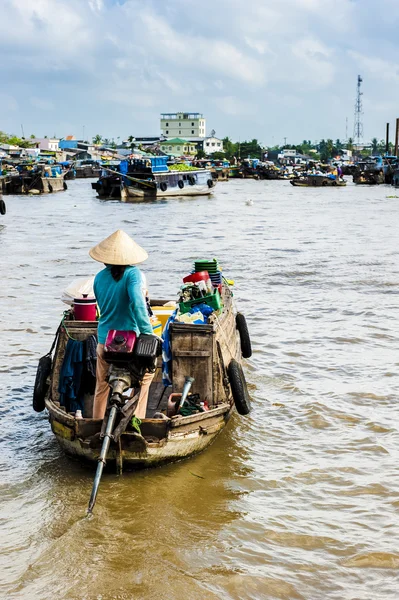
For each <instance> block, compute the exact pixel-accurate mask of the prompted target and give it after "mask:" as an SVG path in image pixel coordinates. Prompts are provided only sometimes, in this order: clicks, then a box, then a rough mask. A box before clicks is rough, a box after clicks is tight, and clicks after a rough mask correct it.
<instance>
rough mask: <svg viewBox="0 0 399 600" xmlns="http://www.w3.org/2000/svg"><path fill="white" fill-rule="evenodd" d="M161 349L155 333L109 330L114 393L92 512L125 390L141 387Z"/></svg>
mask: <svg viewBox="0 0 399 600" xmlns="http://www.w3.org/2000/svg"><path fill="white" fill-rule="evenodd" d="M161 351H162V343H161V340H160V339H159V338H158V337H157V336H156V335H145V334H141V335H139V336H138V337H137V335H136V333H135V332H134V331H117V330H111V331H109V332H108V335H107V338H106V340H105V344H104V359H105V360H106V362H107V363H109V364H110V369H109V373H108V383H109V386H110V388H111V394H110V397H109V400H108V408H109V414H108V418H107V421H106V425H105V431H104V433H103V434H102V437H103V443H102V447H101V452H100V455H99V457H98V464H97V471H96V476H95V478H94V482H93V488H92V491H91V496H90V500H89V506H88V509H87V513H88V514H91V513H92V512H93V508H94V504H95V502H96V498H97V492H98V486H99V485H100V479H101V475H102V472H103V469H104V465H105V460H106V457H107V454H108V450H109V446H110V443H111V439H113V435H112V434H113V431H114V425H115V420H116V416H117V413H118V412H120V411H122V410H123V406H124V403H125V400H126V397H125V396H123V393H124V392H125V391H126V390H128V389H129V388H130V387H140V386H141V384H142V381H143V377H144V375H145V374H146V373H153V372H154V371H155V369H156V366H157V357H158V356H160V354H161Z"/></svg>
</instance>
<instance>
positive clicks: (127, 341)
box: [104, 329, 137, 362]
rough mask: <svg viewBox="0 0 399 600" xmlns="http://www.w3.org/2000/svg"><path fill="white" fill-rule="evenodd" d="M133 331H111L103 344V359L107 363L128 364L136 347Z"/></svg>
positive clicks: (135, 337) (135, 336)
mask: <svg viewBox="0 0 399 600" xmlns="http://www.w3.org/2000/svg"><path fill="white" fill-rule="evenodd" d="M136 340H137V335H136V332H135V331H118V330H117V329H111V330H110V331H108V333H107V338H106V340H105V344H104V358H105V360H106V361H107V362H130V361H131V360H132V357H133V350H134V347H135V345H136Z"/></svg>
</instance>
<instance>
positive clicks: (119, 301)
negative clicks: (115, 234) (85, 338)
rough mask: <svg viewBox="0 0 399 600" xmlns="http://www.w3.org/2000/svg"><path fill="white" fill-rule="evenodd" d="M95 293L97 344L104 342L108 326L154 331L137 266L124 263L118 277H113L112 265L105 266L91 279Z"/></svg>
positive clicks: (126, 329) (141, 331)
mask: <svg viewBox="0 0 399 600" xmlns="http://www.w3.org/2000/svg"><path fill="white" fill-rule="evenodd" d="M94 295H95V297H96V299H97V304H98V306H99V309H100V320H99V323H98V343H99V344H104V342H105V339H106V337H107V333H108V331H110V330H111V329H118V330H120V331H131V330H133V331H135V332H136V333H137V334H138V335H140V333H150V334H151V333H153V330H152V326H151V323H150V318H149V316H148V311H147V306H146V303H145V298H144V295H143V290H142V279H141V273H140V269H139V268H138V267H133V266H131V267H126V269H125V272H124V274H123V276H122V278H121V279H120V280H119V281H115V279H114V278H113V277H112V275H111V267H105V269H103V270H102V271H100V272H99V273H97V275H96V277H95V279H94Z"/></svg>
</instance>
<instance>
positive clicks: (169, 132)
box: [161, 112, 206, 140]
mask: <svg viewBox="0 0 399 600" xmlns="http://www.w3.org/2000/svg"><path fill="white" fill-rule="evenodd" d="M161 132H162V135H164V136H165V137H166V138H176V137H180V138H183V139H185V140H190V139H191V138H204V137H205V135H206V120H205V119H204V115H202V114H201V113H183V112H180V113H162V114H161Z"/></svg>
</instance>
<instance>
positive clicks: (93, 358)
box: [84, 334, 97, 377]
mask: <svg viewBox="0 0 399 600" xmlns="http://www.w3.org/2000/svg"><path fill="white" fill-rule="evenodd" d="M84 344H85V357H86V361H85V362H86V369H87V371H88V372H89V373H90V374H91V375H93V377H95V376H96V363H97V336H96V335H94V334H93V335H91V336H90V337H88V338H87V340H86V341H85V343H84Z"/></svg>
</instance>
